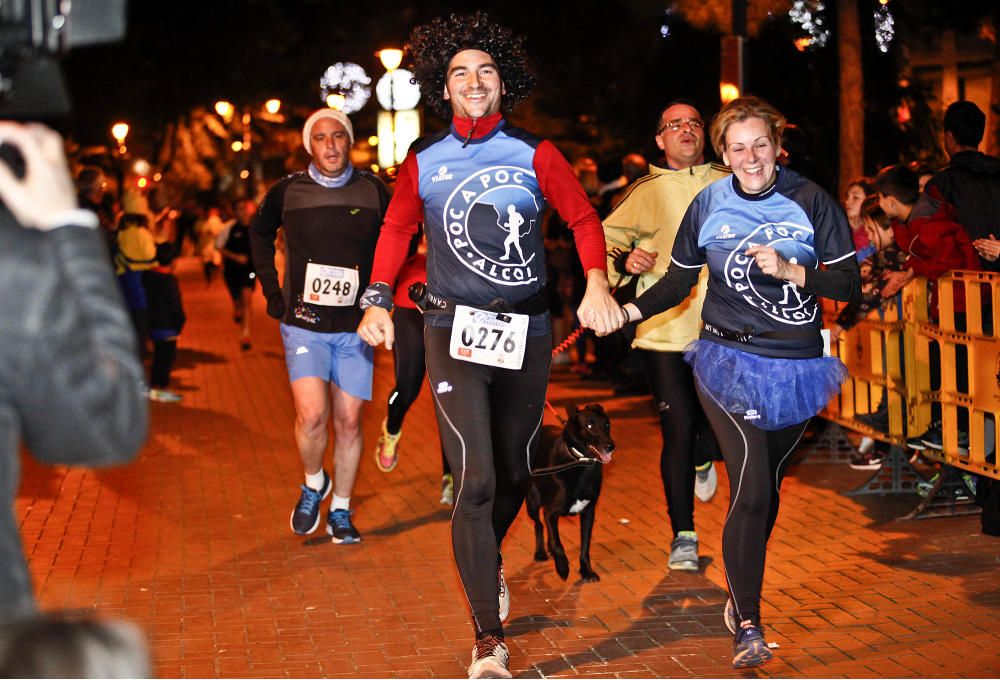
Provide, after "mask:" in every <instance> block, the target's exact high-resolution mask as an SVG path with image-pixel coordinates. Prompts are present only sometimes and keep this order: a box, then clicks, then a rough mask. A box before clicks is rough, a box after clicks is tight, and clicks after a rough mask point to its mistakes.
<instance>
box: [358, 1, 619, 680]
mask: <svg viewBox="0 0 1000 680" xmlns="http://www.w3.org/2000/svg"><path fill="white" fill-rule="evenodd" d="M408 51H409V53H410V55H411V57H412V59H413V61H414V63H415V68H414V74H415V77H416V80H417V81H418V82H419V83H420V85H421V89H422V91H423V93H424V96H425V97H426V98H427V101H428V103H429V104H430V105H431V106H434V107H435V108H437V109H438V110H439V111H441V112H442V113H444V114H445V115H447V114H448V113H450V114H451V115H452V124H451V126H450V127H449V128H448V129H447V130H444V131H442V132H440V133H438V134H437V135H434V136H431V137H429V138H426V139H424V140H421V141H420V142H417V143H415V144H414V145H413V146H412V147H411V148H410V151H409V154H408V155H407V157H406V160H405V161H404V162H403V164H402V166H401V167H400V171H399V177H398V180H397V183H396V191H395V194H394V196H393V199H392V202H391V203H390V205H389V210H388V212H387V214H386V219H385V224H384V225H383V226H382V232H381V235H380V237H379V242H378V247H377V249H376V251H375V262H374V265H373V269H372V277H371V280H372V282H373V283H372V285H371V286H369V287H368V289H367V291H366V292H365V294H364V295H363V296H362V300H361V305H362V307H363V308H365V309H366V312H365V316H364V318H363V319H362V321H361V325H360V326H359V328H358V334H359V335H360V336H361V337H362V339H364V340H365V341H367V342H368V343H369V344H371V345H378V344H381V343H384V344H385V345H386V347H387V348H391V347H392V344H393V342H394V339H395V336H394V327H393V323H392V320H391V318H390V316H389V309H390V308H391V306H392V289H391V286H392V284H393V282H394V281H395V280H396V277H397V274H398V272H399V270H400V267H401V265H402V263H403V260H404V259H405V257H406V252H407V246H408V245H409V242H410V238H411V236H412V234H413V233H414V232H415V231H416V229H417V223H418V222H421V221H423V222H424V227H425V232H426V236H427V289H428V292H429V294H428V296H427V299H428V301H430V305H429V306H430V307H431V308H432V309H431V311H429V312H427V313H425V315H424V323H425V330H424V339H425V344H426V359H427V372H428V375H429V376H430V381H431V388H432V394H433V395H434V404H435V408H436V411H437V416H438V424H439V428H440V431H441V439H442V443H443V446H444V452H445V455H446V456H447V458H448V461H449V464H450V466H451V469H452V472H453V474H454V477H455V505H454V511H453V513H452V544H453V547H454V551H455V560H456V562H457V564H458V571H459V574H460V576H461V579H462V585H463V586H464V589H465V593H466V596H467V597H468V601H469V606H470V608H471V610H472V618H473V622H474V625H475V629H476V645H475V647H474V649H473V655H472V665H471V666H470V667H469V677H508V678H509V677H511V675H510V671H509V670H508V658H509V654H508V650H507V646H506V645H505V644H504V638H503V627H502V624H501V621H502V620H503V619H504V618H506V616H507V613H508V611H509V606H510V600H509V593H508V591H507V588H506V584H505V583H504V582H503V577H502V572H501V570H500V568H501V559H500V544H501V541H502V540H503V537H504V534H505V533H506V532H507V529H508V527H509V526H510V525H511V523H512V522H513V521H514V518H515V517H516V516H517V513H518V511H519V510H520V508H521V504H522V503H523V501H524V494H525V490H526V486H527V482H528V479H529V475H530V473H529V457H530V455H531V453H532V451H533V449H534V448H535V447H536V446H537V444H538V437H539V432H540V429H541V421H542V408H543V406H544V403H545V389H546V386H547V383H548V375H549V364H550V361H551V351H552V333H551V323H550V319H549V314H548V305H547V303H546V296H545V265H544V258H545V249H544V247H543V243H542V234H541V217H542V212H543V211H544V209H545V204H546V202H547V203H551V204H552V205H553V206H554V207H555V209H556V210H557V211H558V212H559V214H560V216H561V217H562V218H563V219H564V220H565V221H566V222H567V223H568V224H569V226H570V228H571V229H572V230H573V233H574V238H575V241H576V247H577V250H578V251H579V253H580V259H581V261H582V262H583V266H584V269H585V271H586V272H587V290H586V293H585V295H584V299H583V302H582V304H581V305H580V309H579V312H578V314H579V317H580V319H581V322H582V323H583V324H584V325H585V326H587V327H589V328H593V329H594V330H595V331H596V332H597V333H599V334H602V335H603V334H607V333H610V332H613V331H615V330H617V329H618V328H619V327H621V325H622V324H623V323H624V318H625V317H624V312H623V311H622V309H621V308H620V307H619V306H618V304H617V303H616V302H615V301H614V299H613V298H612V297H611V295H610V294H609V291H608V278H607V271H606V264H605V262H606V256H605V249H604V248H605V246H604V232H603V230H602V228H601V222H600V220H599V219H598V217H597V213H596V212H594V209H593V208H592V207H591V205H590V203H589V202H588V200H587V196H586V194H585V193H584V191H583V188H582V187H581V186H580V184H579V183H578V182H577V180H576V178H575V177H574V175H573V172H572V170H571V169H570V166H569V164H568V163H567V162H566V159H565V158H563V156H562V155H561V154H560V153H559V151H558V150H557V149H556V147H555V146H554V145H553V144H552V143H551V142H548V141H544V140H542V139H540V138H538V137H535V136H534V135H532V134H530V133H528V132H525V131H524V130H521V129H519V128H516V127H514V126H512V125H510V124H508V123H507V121H506V120H505V119H504V117H503V114H502V113H501V108H504V109H505V110H509V109H510V108H512V107H513V106H514V104H516V103H517V102H519V101H521V100H522V99H524V97H525V96H527V94H528V92H529V91H530V89H531V86H532V84H533V79H532V77H531V75H530V73H529V72H528V70H527V66H526V63H525V55H524V49H523V46H522V44H521V41H520V40H519V39H515V38H514V37H513V36H512V35H511V33H510V31H509V30H507V29H505V28H502V27H500V26H497V25H496V24H493V23H490V22H489V20H488V18H487V17H486V16H485V15H483V14H481V13H477V14H475V15H472V16H456V15H452V16H451V17H449V18H447V19H444V18H438V19H435V20H434V21H432V22H431V23H429V24H426V25H424V26H420V27H418V28H417V29H415V30H414V31H413V33H412V34H411V36H410V44H409V45H408ZM498 592H499V598H498Z"/></svg>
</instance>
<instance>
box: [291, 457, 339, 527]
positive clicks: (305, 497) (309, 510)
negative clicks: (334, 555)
mask: <svg viewBox="0 0 1000 680" xmlns="http://www.w3.org/2000/svg"><path fill="white" fill-rule="evenodd" d="M332 490H333V484H332V483H331V482H330V475H328V474H326V470H323V488H322V489H320V490H319V491H316V490H315V489H310V488H309V487H308V486H306V485H305V484H303V485H302V495H301V496H299V502H298V503H296V504H295V509H294V510H292V518H291V525H292V531H294V532H295V533H297V534H298V535H299V536H305V535H306V534H311V533H312V532H314V531H316V528H317V527H318V526H319V504H320V503H321V502H322V501H323V499H324V498H326V497H327V496H329V495H330V491H332Z"/></svg>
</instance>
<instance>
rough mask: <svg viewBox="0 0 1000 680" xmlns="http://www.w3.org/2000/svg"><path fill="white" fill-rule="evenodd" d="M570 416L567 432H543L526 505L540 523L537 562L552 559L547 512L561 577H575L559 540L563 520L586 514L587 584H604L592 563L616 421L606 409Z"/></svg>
mask: <svg viewBox="0 0 1000 680" xmlns="http://www.w3.org/2000/svg"><path fill="white" fill-rule="evenodd" d="M567 413H568V414H569V420H568V421H567V422H566V425H565V426H564V427H563V428H562V430H560V429H559V428H558V427H555V426H552V425H546V426H545V427H544V428H542V440H541V444H540V449H539V451H538V455H537V460H536V461H535V465H533V466H532V471H531V473H532V475H533V476H532V478H531V488H530V489H529V491H528V495H527V498H526V503H527V506H528V516H529V517H531V519H533V520H534V522H535V559H536V560H537V561H539V562H544V561H545V560H547V559H548V554H546V552H545V547H546V543H545V540H544V538H545V537H544V534H543V532H542V522H541V520H540V519H539V510H542V511H543V512H542V514H543V516H544V518H545V526H546V527H547V528H548V532H549V541H548V551H549V552H550V553H552V558H553V559H554V560H555V564H556V573H557V574H559V576H561V577H562V578H564V579H565V578H566V577H567V576H569V560H568V559H567V558H566V551H565V550H564V549H563V546H562V542H561V541H560V540H559V518H560V517H564V516H566V515H580V576H581V577H582V578H583V580H584V581H586V582H592V581H600V580H601V577H600V576H598V575H597V573H596V572H595V571H594V570H593V568H591V564H590V536H591V534H592V533H593V531H594V511H595V510H596V508H597V498H598V496H600V495H601V479H602V476H603V475H602V472H601V468H602V467H603V464H604V463H609V462H611V454H612V453H613V452H614V450H615V443H614V441H613V440H612V439H611V421H610V420H609V419H608V415H607V414H606V413H605V412H604V409H603V408H602V407H601V405H600V404H591V405H590V406H585V407H584V408H583V409H578V408H577V407H575V406H570V407H569V408H568V409H567ZM535 475H540V476H535Z"/></svg>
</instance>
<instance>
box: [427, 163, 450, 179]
mask: <svg viewBox="0 0 1000 680" xmlns="http://www.w3.org/2000/svg"><path fill="white" fill-rule="evenodd" d="M452 178H454V175H453V174H451V173H450V172H448V166H447V165H442V166H441V167H440V168H438V171H437V174H436V175H434V176H433V177H431V183H435V182H444V181H446V180H449V179H452Z"/></svg>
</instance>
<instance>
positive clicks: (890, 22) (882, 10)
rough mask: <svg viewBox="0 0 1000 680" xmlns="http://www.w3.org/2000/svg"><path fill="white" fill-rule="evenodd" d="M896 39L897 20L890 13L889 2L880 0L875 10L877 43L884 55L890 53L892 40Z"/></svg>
mask: <svg viewBox="0 0 1000 680" xmlns="http://www.w3.org/2000/svg"><path fill="white" fill-rule="evenodd" d="M894 37H896V20H895V19H893V18H892V12H890V11H889V0H879V4H878V9H876V10H875V43H876V44H877V45H878V48H879V50H881V51H882V52H883V53H885V52H888V51H889V45H890V44H891V43H892V39H893V38H894Z"/></svg>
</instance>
